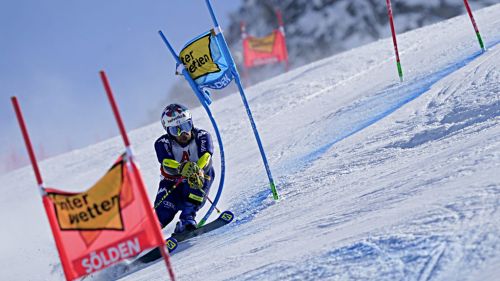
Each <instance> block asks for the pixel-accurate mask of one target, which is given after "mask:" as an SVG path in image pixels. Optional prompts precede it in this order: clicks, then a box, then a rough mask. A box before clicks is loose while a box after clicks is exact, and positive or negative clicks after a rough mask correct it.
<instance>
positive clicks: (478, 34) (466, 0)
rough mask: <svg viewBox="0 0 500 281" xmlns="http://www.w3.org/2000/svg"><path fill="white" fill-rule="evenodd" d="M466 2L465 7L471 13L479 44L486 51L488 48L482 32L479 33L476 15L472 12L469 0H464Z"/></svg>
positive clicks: (470, 16)
mask: <svg viewBox="0 0 500 281" xmlns="http://www.w3.org/2000/svg"><path fill="white" fill-rule="evenodd" d="M464 4H465V9H467V13H468V14H469V18H470V21H471V22H472V26H473V27H474V31H475V32H476V36H477V41H478V42H479V46H480V47H481V49H482V50H483V51H486V49H485V48H484V44H483V39H482V38H481V34H480V33H479V28H478V27H477V24H476V21H475V20H474V15H473V14H472V10H471V9H470V6H469V1H468V0H464Z"/></svg>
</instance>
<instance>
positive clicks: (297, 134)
mask: <svg viewBox="0 0 500 281" xmlns="http://www.w3.org/2000/svg"><path fill="white" fill-rule="evenodd" d="M475 16H476V20H477V21H478V24H479V27H480V30H481V34H482V35H483V38H484V39H485V41H486V42H487V43H486V44H487V46H488V48H489V49H488V51H487V52H485V53H481V52H480V51H479V47H478V43H477V41H476V39H475V35H474V33H473V30H472V27H471V24H470V21H469V19H468V17H466V16H461V17H458V18H454V19H451V20H448V21H445V22H441V23H439V24H436V25H432V26H428V27H425V28H422V29H418V30H415V31H412V32H408V33H405V34H401V35H400V36H399V37H398V40H399V43H400V50H401V60H402V64H403V69H404V72H405V78H406V80H405V82H404V83H399V82H398V77H397V73H396V67H395V63H394V57H393V50H392V43H391V39H390V38H387V39H384V40H380V41H377V42H375V43H372V44H369V45H365V46H363V47H361V48H357V49H353V50H351V51H348V52H345V53H342V54H339V55H337V56H334V57H331V58H328V59H325V60H321V61H318V62H315V63H313V64H310V65H307V66H304V67H302V68H299V69H296V70H294V71H291V72H289V73H287V74H285V75H282V76H279V77H276V78H274V79H272V80H268V81H266V82H263V83H260V84H258V85H256V86H254V87H252V88H250V89H248V90H247V97H248V99H249V103H250V105H251V107H252V110H253V113H254V117H255V119H256V122H257V126H258V128H259V130H260V133H261V137H262V140H263V142H264V146H265V148H266V151H267V156H268V159H269V160H270V165H271V169H272V171H273V175H274V177H275V180H276V182H277V187H278V191H279V193H280V195H281V200H280V202H274V201H273V200H272V197H271V196H270V191H269V190H268V183H267V178H266V175H265V171H264V169H263V167H262V162H261V159H260V156H259V152H258V149H257V145H256V143H255V140H254V138H253V135H252V132H251V128H250V125H249V122H248V120H247V118H246V113H245V111H244V109H243V107H242V104H241V101H240V98H239V95H237V94H235V95H232V96H229V97H227V98H224V99H222V100H219V101H217V102H216V103H215V104H214V105H213V107H212V109H213V112H214V116H215V118H216V119H217V121H218V123H219V126H220V128H221V129H222V130H221V131H222V138H223V141H224V147H225V152H226V157H227V163H226V165H227V177H226V184H225V190H224V193H223V196H222V198H221V201H220V205H219V207H220V208H222V209H230V210H232V211H233V212H234V213H235V214H236V216H237V218H236V221H235V222H233V223H232V224H230V225H228V226H226V227H224V228H221V229H219V230H217V231H214V232H212V233H209V234H207V235H204V236H202V237H198V238H195V239H192V240H190V241H188V242H186V243H185V244H183V245H181V246H182V250H181V251H179V252H177V253H175V254H174V255H173V256H172V262H173V265H174V269H175V271H176V274H177V277H178V279H179V280H419V281H420V280H498V276H500V275H499V274H500V269H499V268H498V264H500V250H499V247H500V246H498V245H500V213H499V210H498V207H499V206H500V175H499V171H500V167H499V166H500V83H499V81H500V70H499V68H500V45H498V43H499V42H500V4H499V5H495V6H492V7H489V8H485V9H482V10H480V11H476V13H475ZM113 81H114V82H113V83H119V79H113ZM96 83H99V81H98V79H97V77H96ZM214 94H215V93H214ZM116 95H117V99H118V102H119V100H120V97H119V93H116ZM25 110H28V109H25ZM193 114H194V116H196V118H195V120H194V122H195V124H196V125H197V126H200V127H206V128H209V127H210V126H209V121H208V118H206V116H205V113H204V112H203V111H202V109H196V110H195V111H194V112H193ZM110 118H111V114H110ZM126 120H127V118H126V116H125V122H126ZM27 122H28V127H29V126H30V124H32V123H33V122H34V121H33V120H27ZM160 134H162V128H161V125H160V124H159V122H158V123H157V124H152V125H150V126H147V127H144V128H142V129H139V130H136V131H133V132H131V134H130V136H131V141H132V143H133V144H134V149H135V153H136V155H137V158H138V162H139V164H141V170H142V173H143V176H144V179H145V181H146V184H147V186H148V192H149V196H150V198H151V199H153V197H154V194H155V192H156V186H157V181H158V164H157V163H156V158H155V155H154V149H153V142H154V140H155V139H156V137H157V136H158V135H160ZM32 137H33V138H34V139H36V136H32ZM18 141H21V139H19V140H18ZM122 150H123V145H122V143H121V139H119V138H114V139H110V140H108V141H105V142H102V143H98V144H96V145H93V146H91V147H88V148H86V149H81V150H77V151H73V152H71V153H68V154H65V155H61V156H59V157H56V158H52V159H49V160H47V161H44V162H43V163H42V164H41V170H42V174H43V176H44V180H45V183H46V185H47V186H51V187H57V188H62V189H68V190H83V189H85V188H86V187H88V186H90V185H91V184H93V182H94V181H95V180H96V179H98V178H99V177H100V176H101V175H102V174H103V173H104V171H105V170H106V169H107V168H108V167H109V166H110V165H111V163H112V162H113V161H114V159H115V158H116V157H117V156H118V154H119V153H120V152H122ZM216 161H219V159H218V157H216ZM217 166H218V163H217V164H216V167H217ZM0 182H1V183H2V186H3V187H4V188H3V193H2V195H3V196H2V197H1V198H0V206H1V207H0V208H1V210H2V211H1V212H0V222H1V223H2V225H3V227H2V231H1V234H0V241H1V242H0V243H1V244H0V245H1V254H0V264H1V265H2V269H1V271H0V279H2V280H62V279H63V273H62V270H61V267H60V264H59V260H58V256H57V252H56V250H55V247H54V243H53V239H52V237H51V234H50V229H49V227H48V223H47V220H46V218H45V214H44V212H43V207H42V204H41V200H40V198H39V194H38V192H37V191H36V190H35V181H34V177H33V174H32V171H31V168H30V167H25V168H23V169H20V170H17V171H14V172H12V173H9V174H7V175H4V176H2V177H1V178H0ZM216 184H217V183H216ZM216 184H215V186H216ZM170 231H172V226H170V227H167V228H166V230H165V233H166V234H167V233H169V232H170ZM107 278H109V275H100V276H95V277H94V278H93V279H95V280H103V279H107ZM166 278H167V275H166V271H165V268H164V264H163V263H161V262H159V263H155V264H153V265H151V266H149V267H147V268H144V269H142V270H140V271H136V272H133V273H132V274H130V275H128V276H126V277H124V280H165V279H166Z"/></svg>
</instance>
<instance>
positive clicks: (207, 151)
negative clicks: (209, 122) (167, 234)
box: [154, 104, 215, 233]
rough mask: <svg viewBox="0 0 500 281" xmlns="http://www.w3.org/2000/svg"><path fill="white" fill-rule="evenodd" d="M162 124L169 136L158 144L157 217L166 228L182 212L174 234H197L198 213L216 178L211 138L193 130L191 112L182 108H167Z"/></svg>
mask: <svg viewBox="0 0 500 281" xmlns="http://www.w3.org/2000/svg"><path fill="white" fill-rule="evenodd" d="M161 123H162V125H163V128H164V129H165V131H167V133H166V134H164V135H162V136H161V137H160V138H158V139H157V140H156V142H155V150H156V156H157V157H158V162H160V164H161V168H160V170H161V176H160V177H161V179H160V185H159V188H158V193H157V195H156V199H155V204H154V206H155V211H156V215H157V216H158V220H159V221H160V224H161V227H162V228H164V227H165V226H167V225H168V224H169V223H170V222H171V221H172V220H173V219H174V217H175V215H176V214H177V212H178V211H181V214H180V217H179V219H180V220H179V221H178V222H177V224H176V227H175V230H174V232H175V233H181V232H184V231H190V230H194V229H196V220H195V217H196V212H197V211H198V210H199V209H201V207H202V206H203V205H204V204H205V200H206V196H207V194H208V191H209V190H210V186H211V185H212V182H213V180H214V176H215V173H214V169H213V167H212V159H211V158H212V154H213V150H214V147H213V143H212V137H211V136H210V134H209V133H208V132H207V131H205V130H202V129H199V128H195V127H194V126H193V120H192V116H191V112H190V111H189V110H188V109H187V108H186V107H185V106H183V105H180V104H170V105H168V106H167V107H166V108H165V109H164V110H163V113H162V115H161Z"/></svg>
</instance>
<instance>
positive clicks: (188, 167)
mask: <svg viewBox="0 0 500 281" xmlns="http://www.w3.org/2000/svg"><path fill="white" fill-rule="evenodd" d="M179 174H181V176H183V177H184V178H186V179H187V181H188V184H189V186H190V187H191V188H195V189H201V188H202V186H203V181H204V173H203V169H200V167H198V165H197V164H196V163H195V162H191V161H186V162H183V163H181V165H180V166H179Z"/></svg>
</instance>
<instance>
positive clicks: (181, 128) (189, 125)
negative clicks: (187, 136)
mask: <svg viewBox="0 0 500 281" xmlns="http://www.w3.org/2000/svg"><path fill="white" fill-rule="evenodd" d="M192 129H193V121H191V120H188V121H187V122H184V123H182V124H180V125H178V126H172V127H168V133H169V134H170V135H172V136H174V137H178V136H180V135H181V134H182V133H189V132H191V130H192Z"/></svg>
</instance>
